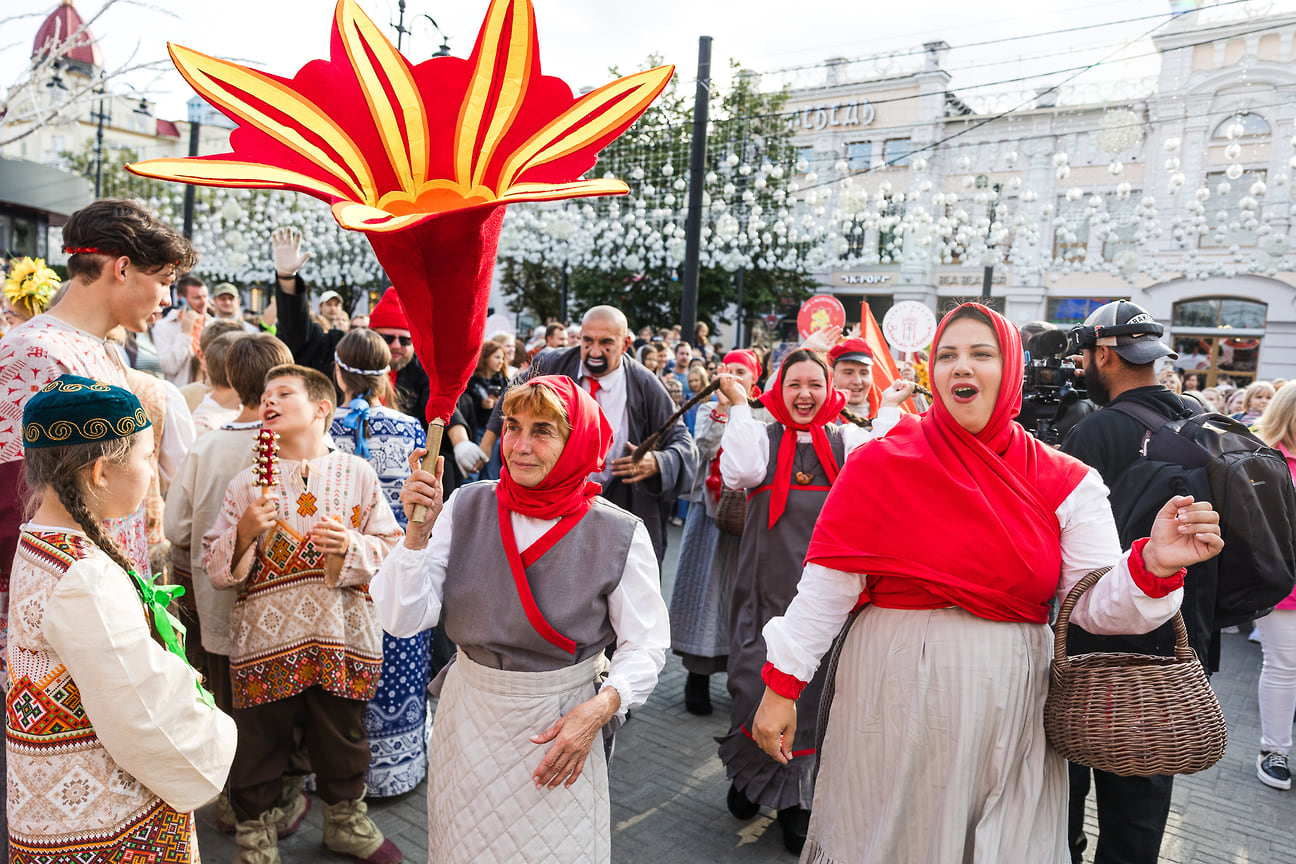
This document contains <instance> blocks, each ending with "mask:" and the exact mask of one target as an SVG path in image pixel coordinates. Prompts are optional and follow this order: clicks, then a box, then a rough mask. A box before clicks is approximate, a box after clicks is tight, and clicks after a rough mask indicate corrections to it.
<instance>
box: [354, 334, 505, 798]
mask: <svg viewBox="0 0 1296 864" xmlns="http://www.w3.org/2000/svg"><path fill="white" fill-rule="evenodd" d="M491 344H492V345H494V344H495V343H493V342H492V343H491ZM496 347H498V346H496ZM502 356H503V355H502V354H501V357H502ZM334 361H335V363H336V369H335V371H334V375H333V377H334V380H335V381H336V382H337V385H338V387H340V388H341V389H342V394H343V395H342V401H343V406H342V407H341V408H339V409H338V410H337V413H336V414H335V415H334V416H333V425H332V426H331V427H330V429H329V434H330V435H331V436H332V437H333V442H334V443H335V444H337V446H338V449H339V450H341V451H342V452H344V453H350V454H352V455H355V456H361V457H363V458H365V459H368V460H369V464H370V465H372V466H373V469H374V471H375V472H376V473H377V474H378V481H379V483H381V484H382V491H383V495H384V496H385V497H386V499H387V503H388V504H389V505H391V509H392V513H393V514H394V515H395V517H396V522H397V523H398V524H399V525H400V526H401V528H402V529H403V528H404V527H405V511H404V510H403V509H402V508H401V505H400V490H401V486H402V485H403V484H404V482H405V480H406V478H408V477H409V475H410V461H409V460H410V455H411V454H412V453H413V452H414V451H415V450H417V449H420V448H421V447H423V446H424V445H425V444H426V442H427V435H426V434H425V433H424V431H423V427H422V424H420V423H419V421H418V420H415V419H414V418H413V417H411V416H409V415H408V414H402V413H401V411H400V408H401V405H400V402H399V400H398V397H397V394H396V388H394V387H393V386H392V384H391V379H390V377H389V376H388V374H387V373H388V371H389V367H390V364H391V351H390V350H389V349H388V348H387V343H386V342H385V341H383V338H382V337H381V336H379V335H378V334H377V333H375V332H374V331H372V330H352V331H350V332H349V333H347V334H346V335H345V336H343V337H342V340H341V341H340V342H338V346H337V350H336V351H335V352H334ZM431 643H432V640H431V631H425V632H423V633H418V634H416V635H414V636H411V637H410V638H408V639H397V638H396V637H394V636H392V635H391V634H389V633H384V634H383V637H382V650H383V665H382V677H381V678H380V679H379V681H378V692H377V693H375V694H374V697H373V698H372V699H370V700H369V704H368V706H367V707H366V708H365V714H364V726H365V729H366V730H368V732H369V746H370V748H371V749H372V750H373V761H371V762H370V763H369V771H368V772H367V773H366V774H365V790H366V791H367V793H368V794H369V795H370V796H371V797H375V798H383V797H387V796H391V795H400V794H402V793H404V792H408V791H409V790H411V789H413V788H414V787H415V786H417V785H418V784H419V783H420V782H421V781H422V780H423V778H424V777H425V776H426V774H427V745H426V740H427V736H426V731H425V730H426V725H427V720H428V710H427V709H428V702H427V686H428V684H429V683H430V682H431V680H432V653H431V652H432V644H431Z"/></svg>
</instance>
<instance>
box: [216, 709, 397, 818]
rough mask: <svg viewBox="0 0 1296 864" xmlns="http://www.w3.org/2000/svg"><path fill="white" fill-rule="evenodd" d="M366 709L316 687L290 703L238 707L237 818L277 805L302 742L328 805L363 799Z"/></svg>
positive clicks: (233, 786) (233, 774)
mask: <svg viewBox="0 0 1296 864" xmlns="http://www.w3.org/2000/svg"><path fill="white" fill-rule="evenodd" d="M365 705H366V703H365V702H364V701H361V700H357V699H344V698H343V697H341V696H335V695H333V694H332V693H328V692H326V691H325V690H324V689H323V688H322V687H318V686H316V687H310V688H308V689H307V690H305V691H303V692H301V693H298V694H297V695H296V696H290V697H288V698H287V699H278V700H276V701H274V702H267V703H265V704H264V705H257V706H255V707H253V708H236V709H234V712H233V715H234V723H235V725H236V726H237V727H238V749H237V750H235V752H234V765H233V767H232V768H231V769H230V778H229V789H230V803H231V804H233V805H234V812H235V814H236V815H237V816H238V818H239V819H240V820H247V819H255V818H257V817H258V816H260V815H261V814H262V813H264V812H266V811H267V810H270V809H272V808H273V807H275V806H277V805H278V803H279V799H280V796H281V795H282V793H283V775H284V774H286V773H290V768H291V766H292V764H293V754H294V752H295V751H296V750H297V743H298V740H299V739H300V740H302V741H304V743H305V745H306V751H307V752H308V753H309V754H310V763H311V766H312V767H313V768H314V770H315V790H316V792H317V793H318V794H319V796H320V798H322V799H323V800H324V802H325V803H327V804H336V803H338V802H339V801H354V800H356V799H358V798H360V797H361V796H362V795H363V794H364V775H365V771H366V770H368V768H369V761H370V758H371V753H370V750H369V735H368V733H367V732H365V729H364V724H363V722H362V721H363V719H364V710H365Z"/></svg>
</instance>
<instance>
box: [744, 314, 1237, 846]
mask: <svg viewBox="0 0 1296 864" xmlns="http://www.w3.org/2000/svg"><path fill="white" fill-rule="evenodd" d="M935 345H936V351H935V354H934V356H933V361H932V366H931V380H932V391H933V393H934V397H935V401H934V402H933V404H932V407H931V409H930V410H929V411H928V412H927V413H926V414H924V415H923V416H922V417H921V418H919V417H917V416H913V415H910V416H906V417H904V418H902V419H901V420H900V422H899V424H898V425H896V426H895V427H894V428H893V429H892V430H891V431H890V432H889V433H887V434H886V435H885V436H884V437H882V438H880V439H878V440H876V441H874V442H873V443H872V444H870V445H869V446H867V447H862V448H860V449H859V450H857V451H856V452H855V453H853V454H851V456H850V458H849V459H848V460H847V462H846V466H845V468H844V469H843V471H842V475H841V476H840V477H839V478H838V480H837V482H836V483H835V484H834V485H833V488H832V491H831V492H829V493H828V500H827V502H826V503H825V504H824V507H823V512H822V514H821V515H820V517H819V520H818V522H817V523H816V525H815V527H814V535H813V537H812V539H811V541H810V547H809V550H808V552H807V554H806V564H805V569H804V572H803V573H802V575H801V581H800V583H799V585H798V587H797V594H796V598H795V600H794V601H793V602H792V604H791V605H790V606H789V607H788V610H787V612H786V614H785V615H783V616H782V617H780V618H775V619H774V620H772V621H770V622H769V623H768V624H767V625H766V626H765V629H764V636H765V641H766V644H767V647H768V660H769V663H767V664H766V666H765V667H764V668H763V669H762V670H761V674H762V677H763V678H764V680H765V683H766V685H767V687H766V690H765V695H764V698H763V699H762V701H761V705H760V708H759V710H758V711H757V713H756V722H755V728H754V731H753V735H754V738H755V740H756V742H757V743H758V744H760V746H761V748H762V749H763V750H765V752H766V753H768V754H769V755H770V756H771V757H772V758H773V759H774V760H776V761H777V762H778V763H779V764H787V763H788V762H789V760H791V761H792V762H793V764H795V763H796V762H803V763H810V762H811V760H810V759H808V758H803V757H802V755H801V754H800V753H797V752H796V750H797V747H798V746H799V743H794V742H799V741H800V740H801V738H800V731H801V730H800V727H801V725H802V722H803V719H802V718H799V717H798V716H797V709H798V707H800V706H801V705H803V704H804V700H801V703H800V705H799V704H798V703H797V702H795V701H794V700H795V699H796V697H797V696H798V695H799V694H800V693H801V692H802V691H803V688H805V686H806V682H809V681H811V680H812V679H813V678H814V677H815V676H816V667H817V666H818V664H819V658H820V657H821V656H822V655H823V654H824V652H825V651H827V649H828V647H829V645H830V644H831V643H832V641H833V639H834V638H835V637H836V636H837V634H838V632H839V631H840V630H841V627H842V624H843V623H845V622H846V620H847V617H848V616H849V615H850V613H851V610H852V609H855V608H856V607H857V606H859V607H862V608H861V609H860V612H859V614H858V616H857V617H856V618H855V624H857V625H858V626H852V627H851V628H850V629H849V631H848V633H847V635H846V636H845V637H844V639H843V640H842V642H841V643H840V645H841V647H840V649H839V650H840V654H839V657H838V658H837V659H836V660H835V661H834V665H835V670H836V671H835V674H834V673H833V672H831V671H829V673H828V674H829V676H830V677H831V678H832V680H831V682H830V686H832V687H833V689H834V692H835V697H834V698H832V699H831V702H828V701H827V700H826V704H830V705H831V708H832V710H831V714H830V716H828V717H820V718H819V723H820V727H821V729H822V730H823V734H824V738H823V743H822V752H821V754H820V758H819V759H818V763H819V766H820V767H819V773H818V777H817V780H816V791H817V793H818V795H817V797H816V799H815V809H814V817H813V819H812V820H811V823H810V831H809V839H808V841H807V843H806V846H805V850H804V852H803V856H802V860H803V861H814V862H833V864H844V862H850V864H866V862H892V861H904V862H910V864H949V862H983V861H984V862H992V861H1002V862H1018V861H1030V862H1040V864H1064V862H1067V861H1069V860H1070V857H1069V854H1068V851H1067V844H1066V812H1065V810H1066V796H1067V774H1066V763H1065V761H1064V760H1063V759H1062V757H1060V756H1059V755H1058V754H1057V753H1056V752H1055V751H1054V750H1052V749H1051V748H1050V747H1049V746H1048V744H1047V742H1046V741H1045V738H1044V724H1043V708H1044V698H1045V696H1046V695H1047V693H1048V680H1049V660H1050V659H1051V657H1052V654H1053V647H1052V646H1053V634H1052V631H1051V630H1050V629H1049V627H1048V623H1047V622H1048V616H1049V605H1050V602H1051V601H1052V600H1053V599H1054V598H1058V599H1060V598H1063V597H1065V596H1066V594H1067V592H1068V591H1070V589H1071V588H1072V587H1073V586H1074V585H1075V583H1076V582H1077V581H1079V579H1080V578H1081V577H1082V576H1084V575H1085V574H1086V573H1088V572H1089V571H1091V570H1093V569H1095V568H1098V567H1103V566H1106V565H1110V564H1115V567H1114V569H1113V570H1112V572H1111V573H1109V574H1107V576H1106V577H1104V578H1103V579H1102V580H1101V581H1099V582H1098V584H1097V585H1096V586H1095V587H1094V588H1093V589H1092V590H1091V591H1089V592H1088V593H1087V594H1085V595H1084V597H1083V598H1081V600H1080V602H1079V603H1078V604H1077V605H1076V607H1075V611H1074V612H1073V613H1072V620H1073V621H1075V622H1076V623H1079V624H1080V625H1081V626H1083V627H1084V628H1085V629H1086V630H1090V631H1091V632H1095V633H1131V632H1146V631H1148V630H1151V629H1153V628H1155V627H1157V626H1159V625H1160V624H1161V623H1163V622H1164V621H1166V620H1167V619H1168V618H1169V617H1170V616H1171V615H1173V614H1174V611H1175V609H1176V608H1178V606H1179V602H1180V598H1181V597H1182V594H1183V592H1182V589H1181V587H1180V586H1181V585H1182V583H1183V572H1184V571H1183V570H1182V569H1181V568H1182V567H1183V566H1185V565H1188V564H1192V563H1195V562H1197V561H1201V560H1204V559H1206V558H1209V557H1210V556H1211V555H1214V554H1216V553H1217V552H1218V551H1219V549H1220V548H1221V546H1222V545H1223V544H1222V541H1221V540H1220V536H1219V519H1218V514H1216V513H1214V512H1213V511H1212V510H1211V509H1210V506H1209V505H1207V504H1205V503H1194V502H1193V500H1192V499H1191V498H1188V497H1177V498H1173V499H1171V500H1170V501H1169V502H1167V504H1166V506H1165V507H1164V508H1162V510H1161V512H1160V514H1159V515H1158V517H1157V522H1156V525H1155V527H1154V528H1153V531H1152V538H1151V540H1150V541H1149V540H1140V541H1137V542H1136V543H1135V544H1134V545H1133V548H1132V550H1131V551H1130V552H1127V553H1125V554H1124V555H1122V554H1121V551H1120V548H1119V545H1118V543H1117V535H1116V526H1115V524H1114V523H1113V520H1112V515H1111V508H1110V507H1109V506H1108V503H1107V490H1106V489H1105V488H1104V487H1103V485H1102V482H1101V481H1100V480H1099V479H1098V474H1097V472H1096V471H1093V470H1090V469H1088V468H1086V467H1085V466H1084V465H1083V464H1081V463H1080V462H1078V461H1077V460H1075V459H1073V458H1071V457H1070V456H1066V455H1064V454H1062V453H1060V452H1059V451H1056V450H1053V449H1052V448H1050V447H1048V446H1046V445H1044V444H1041V443H1040V442H1038V441H1036V440H1035V439H1034V438H1032V437H1031V436H1030V435H1029V434H1027V432H1026V430H1025V429H1023V428H1022V427H1021V426H1020V425H1018V424H1017V423H1016V422H1015V421H1014V420H1013V418H1014V417H1015V416H1016V415H1017V413H1018V412H1019V411H1020V409H1021V394H1022V370H1023V365H1024V359H1023V354H1022V347H1021V339H1020V336H1019V334H1018V330H1017V328H1016V327H1014V326H1013V325H1012V324H1010V323H1009V322H1008V321H1007V320H1006V319H1004V318H1003V316H1001V315H998V314H997V313H995V312H992V311H991V310H989V309H987V308H986V307H984V306H981V305H979V304H975V303H968V304H964V305H963V306H960V307H959V308H958V309H956V310H954V311H953V312H952V313H950V314H949V315H947V316H946V317H945V320H944V321H943V322H942V323H941V326H940V328H939V329H938V330H937V332H936V340H935ZM879 499H882V500H885V501H886V502H887V509H888V511H889V512H890V513H893V514H897V517H896V518H890V517H887V516H884V515H882V514H880V513H879V512H878V511H877V508H876V503H877V501H878V500H879ZM897 519H898V520H899V521H897ZM902 524H912V525H927V526H933V525H934V526H936V530H934V531H926V532H923V535H922V538H921V539H920V540H916V539H915V537H914V535H913V533H912V532H906V531H904V530H899V529H898V527H897V526H899V525H902ZM794 757H795V758H794ZM807 767H810V766H809V765H807Z"/></svg>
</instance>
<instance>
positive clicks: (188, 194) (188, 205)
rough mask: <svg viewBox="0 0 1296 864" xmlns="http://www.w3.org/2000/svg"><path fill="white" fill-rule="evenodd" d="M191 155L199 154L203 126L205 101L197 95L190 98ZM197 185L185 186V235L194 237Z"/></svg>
mask: <svg viewBox="0 0 1296 864" xmlns="http://www.w3.org/2000/svg"><path fill="white" fill-rule="evenodd" d="M187 107H188V108H189V155H190V157H193V156H197V155H198V135H199V130H200V129H201V128H202V115H203V102H202V100H201V99H199V98H198V97H197V96H195V97H194V98H192V99H190V100H189V104H188V106H187ZM195 192H196V187H195V186H194V185H193V184H192V183H190V184H188V185H186V186H185V196H184V236H185V237H187V238H190V239H192V238H193V219H194V194H195Z"/></svg>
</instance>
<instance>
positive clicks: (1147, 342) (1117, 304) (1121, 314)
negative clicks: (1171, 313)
mask: <svg viewBox="0 0 1296 864" xmlns="http://www.w3.org/2000/svg"><path fill="white" fill-rule="evenodd" d="M1164 332H1165V328H1164V327H1162V326H1161V325H1160V324H1158V323H1157V322H1156V320H1155V319H1153V317H1152V316H1151V315H1149V314H1148V312H1147V310H1146V309H1144V308H1143V307H1142V306H1139V305H1138V304H1137V303H1131V302H1130V301H1128V300H1116V301H1114V302H1112V303H1107V304H1106V305H1103V306H1099V307H1098V308H1097V309H1095V310H1094V311H1093V314H1091V315H1090V316H1089V317H1088V318H1086V319H1085V323H1084V326H1082V327H1076V328H1075V329H1074V330H1072V331H1071V334H1070V337H1071V338H1070V343H1071V349H1074V350H1072V351H1071V353H1079V351H1080V350H1082V349H1085V348H1090V349H1092V348H1095V347H1097V346H1099V345H1105V346H1107V347H1109V348H1114V349H1115V350H1116V353H1117V354H1119V355H1120V356H1121V358H1122V359H1123V360H1125V361H1127V362H1129V363H1133V364H1135V365H1137V366H1142V365H1144V364H1147V363H1152V362H1154V361H1156V360H1159V359H1160V358H1162V357H1169V358H1171V359H1175V360H1177V359H1178V358H1179V355H1178V354H1176V353H1175V352H1174V351H1172V350H1170V346H1168V345H1166V344H1165V343H1164V342H1162V341H1161V334H1162V333H1164Z"/></svg>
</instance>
